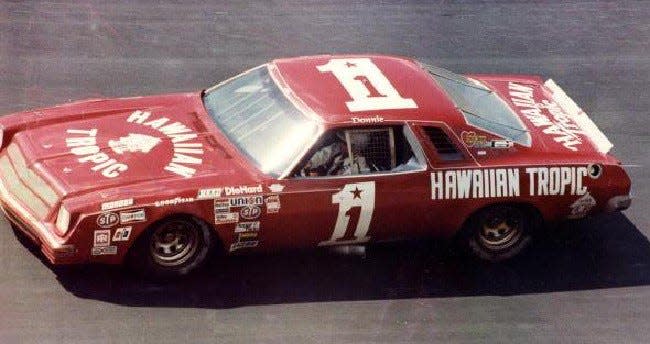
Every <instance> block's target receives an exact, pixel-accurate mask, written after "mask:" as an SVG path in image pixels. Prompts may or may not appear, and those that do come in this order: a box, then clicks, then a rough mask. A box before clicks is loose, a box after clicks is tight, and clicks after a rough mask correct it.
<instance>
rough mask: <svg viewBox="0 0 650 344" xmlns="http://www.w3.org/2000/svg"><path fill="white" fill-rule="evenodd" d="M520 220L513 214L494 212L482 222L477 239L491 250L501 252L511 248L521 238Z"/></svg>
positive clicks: (519, 217) (517, 215)
mask: <svg viewBox="0 0 650 344" xmlns="http://www.w3.org/2000/svg"><path fill="white" fill-rule="evenodd" d="M522 220H523V219H522V218H521V215H520V214H519V213H515V212H506V211H502V212H494V213H491V214H488V216H486V217H485V219H484V220H483V223H482V225H481V228H480V230H479V231H478V239H479V241H480V242H481V245H483V246H484V247H486V248H488V249H491V250H503V249H506V248H509V247H511V246H513V245H514V244H515V243H516V242H517V241H518V240H519V238H520V237H521V233H522Z"/></svg>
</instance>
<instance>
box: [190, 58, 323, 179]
mask: <svg viewBox="0 0 650 344" xmlns="http://www.w3.org/2000/svg"><path fill="white" fill-rule="evenodd" d="M203 103H204V105H205V108H206V109H207V110H208V113H209V114H210V116H211V117H212V119H213V120H214V122H215V123H216V124H217V126H218V127H219V129H221V130H222V131H223V132H224V133H225V134H226V136H228V138H229V139H230V141H231V142H233V143H234V144H235V145H236V146H237V147H238V148H239V149H240V150H241V151H242V153H244V154H245V155H246V156H247V157H248V158H249V159H250V160H251V161H252V162H253V163H254V164H255V165H256V166H257V167H258V168H259V169H260V170H261V171H262V172H263V173H266V174H269V175H271V176H274V177H276V178H277V177H279V176H280V175H281V174H282V172H284V171H285V170H287V169H288V168H290V167H291V165H292V163H293V162H294V161H295V160H297V158H298V157H299V155H300V154H301V153H302V151H303V150H304V149H305V147H307V146H308V145H309V144H310V143H311V141H312V140H313V138H314V137H315V136H316V135H317V133H318V125H317V124H316V122H314V121H312V120H309V118H307V117H306V116H305V115H303V114H302V113H301V112H300V110H298V109H297V108H296V107H295V106H294V105H293V104H292V103H291V102H290V101H289V100H288V99H287V98H286V97H285V96H284V94H283V93H282V90H280V88H279V87H278V86H277V85H276V84H275V82H274V81H273V79H272V78H271V76H270V75H269V71H268V69H267V67H266V65H264V66H260V67H258V68H255V69H252V70H250V71H248V72H245V73H244V74H242V75H240V76H237V77H235V78H233V79H231V80H228V81H226V82H224V83H223V84H221V85H217V86H216V87H214V88H212V89H208V90H207V91H206V94H205V95H204V98H203Z"/></svg>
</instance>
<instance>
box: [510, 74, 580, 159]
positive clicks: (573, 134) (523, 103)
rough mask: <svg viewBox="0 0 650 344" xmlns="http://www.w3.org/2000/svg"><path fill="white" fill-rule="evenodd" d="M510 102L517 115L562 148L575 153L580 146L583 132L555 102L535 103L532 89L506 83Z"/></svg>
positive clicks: (514, 83) (543, 101) (513, 83)
mask: <svg viewBox="0 0 650 344" xmlns="http://www.w3.org/2000/svg"><path fill="white" fill-rule="evenodd" d="M508 89H509V92H510V100H511V101H512V103H513V104H514V105H515V107H516V108H517V110H518V111H519V113H521V114H522V115H523V116H524V117H526V118H527V119H528V120H529V121H530V122H531V123H532V124H533V125H534V126H535V127H538V128H541V129H542V132H543V133H544V134H546V135H550V136H551V137H553V140H554V141H555V142H557V143H559V144H561V145H562V146H563V147H564V148H566V149H568V150H570V151H573V152H577V151H578V148H579V147H580V145H582V140H583V139H582V137H581V136H584V132H583V131H582V129H581V128H580V126H578V124H577V123H576V122H575V121H574V120H573V119H571V117H569V116H568V115H567V114H566V113H565V112H564V110H562V108H561V107H560V106H559V105H558V104H557V103H555V102H553V101H549V100H546V99H544V100H542V101H541V102H539V103H537V102H535V99H534V97H533V88H532V87H529V86H526V85H522V84H518V83H516V82H510V83H508Z"/></svg>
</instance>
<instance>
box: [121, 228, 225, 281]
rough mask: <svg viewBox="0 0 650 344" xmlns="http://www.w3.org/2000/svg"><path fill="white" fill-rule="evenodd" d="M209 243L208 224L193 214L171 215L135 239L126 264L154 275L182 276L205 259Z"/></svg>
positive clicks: (210, 241)
mask: <svg viewBox="0 0 650 344" xmlns="http://www.w3.org/2000/svg"><path fill="white" fill-rule="evenodd" d="M212 246H213V239H212V234H211V232H210V228H209V227H208V225H207V224H205V223H203V222H202V221H200V220H197V219H195V218H192V217H174V218H170V219H166V220H163V221H161V222H159V223H157V224H154V225H153V226H152V227H151V228H150V229H149V230H147V232H145V233H144V234H143V235H142V237H140V238H139V239H138V242H137V243H136V246H135V247H134V248H133V252H132V254H131V256H130V262H129V263H130V265H131V267H133V268H135V269H136V270H137V271H139V272H141V273H143V274H147V275H151V276H153V277H162V278H166V277H176V276H183V275H187V274H188V273H190V272H191V271H194V270H196V269H197V268H198V267H200V266H201V265H202V264H203V263H204V262H205V260H206V258H207V257H208V253H209V251H210V249H211V248H212Z"/></svg>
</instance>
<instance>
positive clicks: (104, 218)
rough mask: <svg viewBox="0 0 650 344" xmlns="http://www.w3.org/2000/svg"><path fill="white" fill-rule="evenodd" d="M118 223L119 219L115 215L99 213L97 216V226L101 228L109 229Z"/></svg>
mask: <svg viewBox="0 0 650 344" xmlns="http://www.w3.org/2000/svg"><path fill="white" fill-rule="evenodd" d="M118 222H120V217H119V216H118V215H117V214H116V213H112V212H108V213H101V214H100V215H99V216H97V225H98V226H99V227H101V228H111V227H113V226H115V225H116V224H117V223H118Z"/></svg>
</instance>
